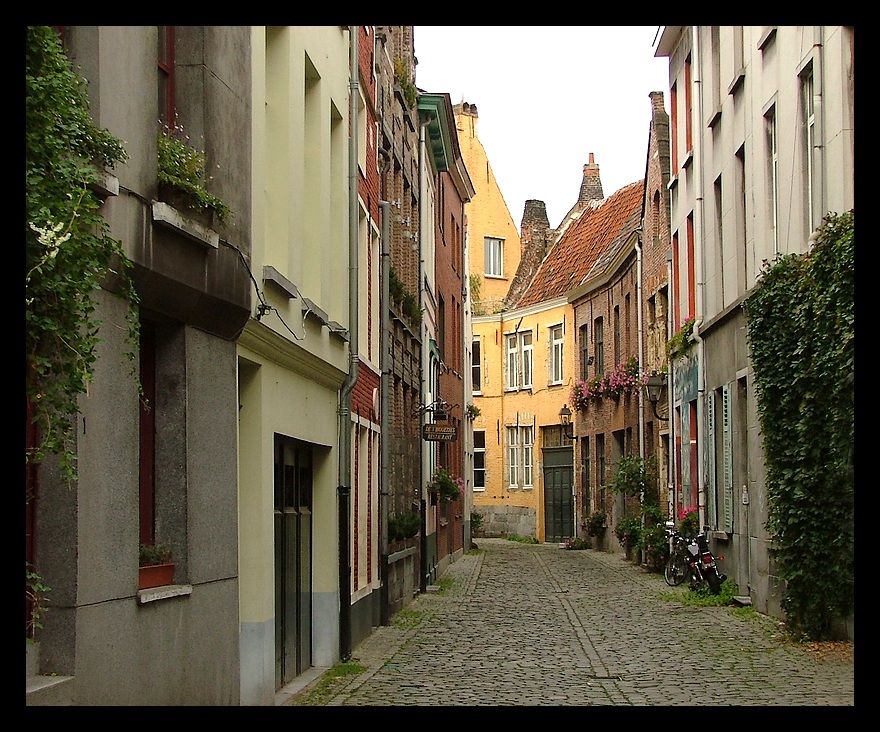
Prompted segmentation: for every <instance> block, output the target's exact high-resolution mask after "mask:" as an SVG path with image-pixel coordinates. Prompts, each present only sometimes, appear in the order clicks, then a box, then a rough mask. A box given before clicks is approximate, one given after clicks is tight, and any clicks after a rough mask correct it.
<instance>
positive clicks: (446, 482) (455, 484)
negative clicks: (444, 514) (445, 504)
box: [428, 468, 464, 501]
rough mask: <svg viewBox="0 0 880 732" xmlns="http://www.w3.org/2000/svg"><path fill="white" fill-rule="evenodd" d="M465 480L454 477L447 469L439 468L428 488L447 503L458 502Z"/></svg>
mask: <svg viewBox="0 0 880 732" xmlns="http://www.w3.org/2000/svg"><path fill="white" fill-rule="evenodd" d="M463 486H464V480H462V479H461V478H455V477H453V475H452V473H450V472H449V471H448V470H447V469H446V468H437V470H436V471H434V477H433V478H432V479H431V483H430V485H429V486H428V487H429V489H430V490H431V492H432V493H437V494H438V495H439V496H440V497H441V498H445V499H446V500H447V501H457V500H458V499H459V498H460V497H461V489H462V487H463Z"/></svg>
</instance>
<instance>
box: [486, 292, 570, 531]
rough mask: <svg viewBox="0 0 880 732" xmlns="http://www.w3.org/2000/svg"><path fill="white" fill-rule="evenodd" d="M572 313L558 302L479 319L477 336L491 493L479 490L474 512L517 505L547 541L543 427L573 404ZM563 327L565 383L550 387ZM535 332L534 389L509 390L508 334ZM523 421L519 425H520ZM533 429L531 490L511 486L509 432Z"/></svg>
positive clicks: (554, 423)
mask: <svg viewBox="0 0 880 732" xmlns="http://www.w3.org/2000/svg"><path fill="white" fill-rule="evenodd" d="M573 317H574V316H573V310H572V308H571V306H570V305H568V304H567V303H566V302H565V300H562V299H559V300H553V301H550V302H548V303H545V304H543V305H542V306H539V307H530V308H526V309H522V310H511V311H508V312H506V313H502V314H498V315H490V316H483V317H477V318H474V322H473V330H474V337H475V338H479V339H480V344H481V354H482V363H481V377H482V396H480V397H476V398H475V400H474V403H475V404H476V405H477V406H479V408H480V410H481V413H480V416H478V417H477V418H476V419H475V420H474V424H473V427H474V430H475V431H476V430H485V432H486V490H485V491H484V492H477V491H475V492H474V510H475V511H477V512H479V511H480V507H481V506H484V507H485V506H514V507H523V508H528V509H532V510H533V511H534V512H535V515H536V525H535V526H534V535H535V536H536V537H537V538H538V539H539V540H541V541H543V540H544V482H543V475H542V468H543V461H542V458H541V448H542V427H547V426H552V425H558V424H559V410H560V409H561V408H562V405H563V404H566V403H567V402H568V401H569V393H570V391H571V387H572V384H573V383H574V364H575V357H574V333H573V322H574V320H573ZM560 323H561V324H562V325H563V335H564V347H563V349H564V350H563V380H562V384H558V385H557V384H550V383H549V380H550V362H551V361H550V360H551V355H552V351H551V343H550V333H549V328H550V327H551V326H553V325H557V324H560ZM514 331H517V332H519V333H523V332H525V331H531V332H532V348H533V353H532V362H533V373H532V388H531V389H526V390H518V391H508V390H507V389H506V384H507V378H506V348H505V342H506V339H505V335H506V334H509V333H513V332H514ZM517 420H518V421H517ZM517 424H520V425H528V424H533V425H534V448H533V462H532V466H533V481H532V483H533V485H532V488H531V489H529V488H512V487H510V485H509V482H508V475H507V469H508V462H507V461H508V458H507V449H506V448H507V445H506V440H505V434H506V431H505V428H506V427H508V426H515V425H517Z"/></svg>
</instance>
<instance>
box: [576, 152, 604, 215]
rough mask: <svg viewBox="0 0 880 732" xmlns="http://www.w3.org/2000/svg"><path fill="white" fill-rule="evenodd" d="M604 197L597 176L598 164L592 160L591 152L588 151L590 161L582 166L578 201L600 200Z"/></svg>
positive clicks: (600, 181) (600, 182)
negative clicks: (582, 174)
mask: <svg viewBox="0 0 880 732" xmlns="http://www.w3.org/2000/svg"><path fill="white" fill-rule="evenodd" d="M604 198H605V196H604V194H603V193H602V180H601V179H600V178H599V166H598V165H596V163H595V162H594V160H593V153H590V162H589V163H587V164H586V165H585V166H584V179H583V181H581V191H580V194H579V195H578V203H587V202H588V201H602V200H603V199H604Z"/></svg>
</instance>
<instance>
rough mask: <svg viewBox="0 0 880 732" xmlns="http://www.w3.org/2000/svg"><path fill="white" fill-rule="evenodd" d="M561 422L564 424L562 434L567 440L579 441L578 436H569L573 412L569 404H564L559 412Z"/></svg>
mask: <svg viewBox="0 0 880 732" xmlns="http://www.w3.org/2000/svg"><path fill="white" fill-rule="evenodd" d="M559 420H560V421H561V422H562V434H563V435H564V436H565V439H567V440H577V435H570V434H568V426H569V425H570V424H571V410H570V409H569V408H568V404H563V405H562V409H560V410H559Z"/></svg>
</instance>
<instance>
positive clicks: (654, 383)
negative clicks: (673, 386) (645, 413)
mask: <svg viewBox="0 0 880 732" xmlns="http://www.w3.org/2000/svg"><path fill="white" fill-rule="evenodd" d="M664 386H666V374H657V375H654V374H652V375H651V376H649V377H648V378H647V379H645V391H646V392H647V394H648V401H649V402H651V408H652V409H653V410H654V416H655V417H656V418H657V419H659V420H660V421H661V422H668V421H669V418H668V417H661V416H660V415H659V414H657V402H659V401H660V393H661V392H662V391H663V387H664Z"/></svg>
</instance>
